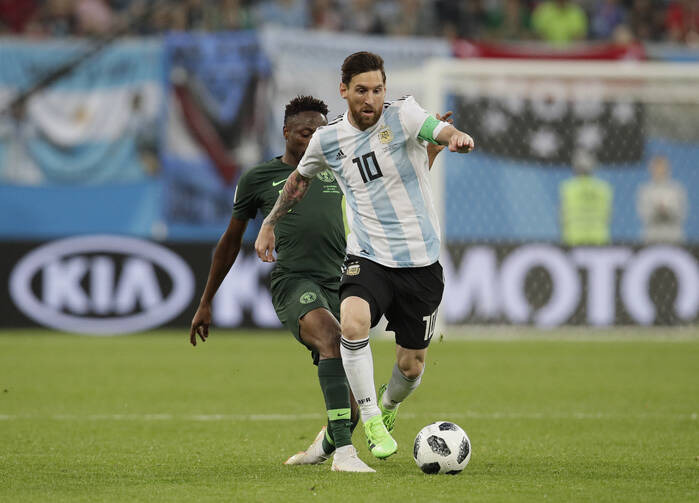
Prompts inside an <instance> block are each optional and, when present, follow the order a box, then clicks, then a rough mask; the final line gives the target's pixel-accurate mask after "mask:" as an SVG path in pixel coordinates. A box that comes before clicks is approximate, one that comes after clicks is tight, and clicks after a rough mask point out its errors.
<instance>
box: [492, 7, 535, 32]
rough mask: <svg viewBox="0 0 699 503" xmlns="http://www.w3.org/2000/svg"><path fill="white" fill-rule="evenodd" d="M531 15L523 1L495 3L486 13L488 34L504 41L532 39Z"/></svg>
mask: <svg viewBox="0 0 699 503" xmlns="http://www.w3.org/2000/svg"><path fill="white" fill-rule="evenodd" d="M529 14H530V10H529V8H528V7H527V6H526V5H524V3H523V2H522V1H521V0H503V1H502V2H497V3H493V4H492V5H491V7H490V9H488V10H487V12H486V16H487V29H488V34H489V35H490V36H491V37H493V38H496V39H503V40H526V39H528V38H531V32H530V29H529V26H530V16H529Z"/></svg>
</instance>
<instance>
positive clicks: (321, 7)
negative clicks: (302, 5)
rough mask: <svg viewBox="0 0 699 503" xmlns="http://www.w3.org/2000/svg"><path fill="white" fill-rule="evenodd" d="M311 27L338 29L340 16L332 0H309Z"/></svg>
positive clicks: (324, 29) (340, 21)
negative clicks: (310, 0)
mask: <svg viewBox="0 0 699 503" xmlns="http://www.w3.org/2000/svg"><path fill="white" fill-rule="evenodd" d="M311 27H312V28H313V29H314V30H323V31H340V29H341V28H342V18H341V17H340V11H339V8H338V7H337V5H336V4H335V2H333V0H313V1H312V2H311Z"/></svg>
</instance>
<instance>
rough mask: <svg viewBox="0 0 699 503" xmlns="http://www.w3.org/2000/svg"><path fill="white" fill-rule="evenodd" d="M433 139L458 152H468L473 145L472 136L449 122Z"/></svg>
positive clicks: (451, 150)
mask: <svg viewBox="0 0 699 503" xmlns="http://www.w3.org/2000/svg"><path fill="white" fill-rule="evenodd" d="M435 139H436V140H437V141H438V142H439V143H440V144H441V145H446V146H447V147H448V148H449V151H450V152H459V153H460V154H468V153H469V152H470V151H471V150H473V147H474V146H475V145H474V143H473V138H471V137H470V136H469V135H468V134H466V133H464V132H463V131H459V130H458V129H456V128H455V127H454V126H452V125H451V124H449V125H448V126H446V127H445V128H443V129H442V130H441V131H440V132H439V134H438V135H437V138H435Z"/></svg>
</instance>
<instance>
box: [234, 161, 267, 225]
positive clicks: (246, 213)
mask: <svg viewBox="0 0 699 503" xmlns="http://www.w3.org/2000/svg"><path fill="white" fill-rule="evenodd" d="M255 185H256V184H255V182H254V177H253V174H252V170H248V171H246V172H245V173H243V174H242V175H241V177H240V179H239V180H238V185H236V187H235V196H234V202H233V217H234V218H237V219H238V220H251V219H253V218H255V214H256V213H257V209H258V208H259V207H260V206H261V204H260V201H259V199H258V197H257V194H256V191H255Z"/></svg>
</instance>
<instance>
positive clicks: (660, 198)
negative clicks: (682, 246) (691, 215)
mask: <svg viewBox="0 0 699 503" xmlns="http://www.w3.org/2000/svg"><path fill="white" fill-rule="evenodd" d="M648 170H649V171H650V174H651V180H650V181H649V182H647V183H645V184H643V185H641V187H640V188H639V189H638V195H637V200H636V210H637V211H638V215H639V217H640V218H641V221H642V222H643V240H644V241H645V242H646V243H682V242H684V239H685V235H684V221H685V218H686V217H687V191H686V190H685V188H684V187H683V186H682V185H681V184H680V183H679V182H677V181H675V180H672V179H671V177H670V163H669V162H668V160H667V158H665V157H661V156H658V157H654V158H653V159H652V160H651V162H650V165H649V167H648Z"/></svg>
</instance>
